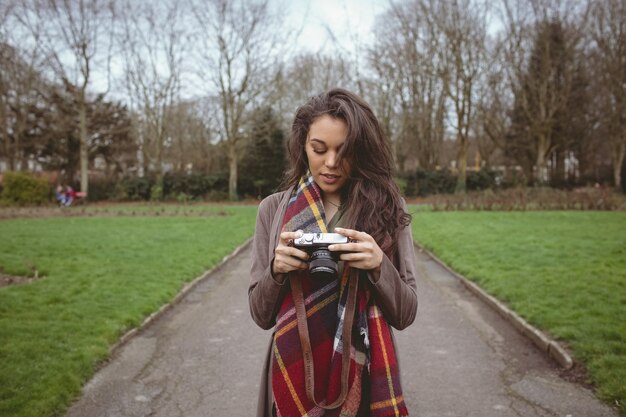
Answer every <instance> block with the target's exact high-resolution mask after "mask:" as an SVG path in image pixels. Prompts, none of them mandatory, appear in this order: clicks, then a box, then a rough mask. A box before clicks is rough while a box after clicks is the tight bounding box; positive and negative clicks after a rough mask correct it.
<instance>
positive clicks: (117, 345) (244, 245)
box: [105, 237, 252, 363]
mask: <svg viewBox="0 0 626 417" xmlns="http://www.w3.org/2000/svg"><path fill="white" fill-rule="evenodd" d="M251 243H252V237H250V238H248V240H246V241H245V242H244V243H242V244H241V245H239V246H237V247H236V248H235V250H234V251H232V252H231V253H230V254H228V255H226V256H224V257H223V258H222V260H221V261H220V262H219V263H218V264H217V265H215V266H214V267H213V268H211V269H209V270H207V271H205V272H203V273H202V275H200V276H198V277H196V278H194V279H193V280H192V281H189V282H188V283H186V284H185V285H184V286H183V288H182V289H181V290H180V291H179V292H178V294H176V296H175V297H174V298H173V299H172V300H171V301H170V302H168V303H166V304H163V305H162V306H161V307H160V308H159V309H158V310H157V311H155V312H154V313H152V314H150V315H149V316H148V317H146V318H145V319H144V321H143V322H142V323H141V324H140V325H139V326H137V327H133V328H132V329H130V330H128V331H127V332H126V333H124V334H123V335H122V337H120V338H119V340H118V341H117V342H116V343H115V344H114V345H112V346H111V347H110V348H109V358H108V359H110V358H111V357H112V356H113V355H114V353H115V352H117V350H119V349H120V348H121V347H122V346H124V345H125V344H126V343H127V342H128V341H129V340H130V339H132V338H133V337H134V336H135V335H137V334H139V333H140V332H141V331H142V330H144V329H145V328H146V327H148V326H149V325H150V324H151V323H153V322H154V321H155V320H157V319H158V318H159V317H161V316H162V315H163V314H164V313H165V312H166V311H168V310H170V309H171V308H172V307H174V306H175V305H176V304H178V303H179V302H180V300H182V299H183V298H184V297H185V296H186V295H187V294H188V293H189V292H190V291H191V290H193V289H194V288H195V287H196V285H198V284H199V283H200V282H202V281H204V280H205V279H208V278H209V277H211V276H212V275H213V274H215V273H216V272H218V271H219V270H220V269H222V268H223V267H224V265H226V263H228V261H230V260H231V259H233V258H234V257H236V256H237V255H239V253H241V252H242V251H243V250H245V249H246V248H247V247H248V246H250V244H251ZM105 363H106V360H105Z"/></svg>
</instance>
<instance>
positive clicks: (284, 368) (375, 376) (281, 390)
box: [272, 175, 408, 417]
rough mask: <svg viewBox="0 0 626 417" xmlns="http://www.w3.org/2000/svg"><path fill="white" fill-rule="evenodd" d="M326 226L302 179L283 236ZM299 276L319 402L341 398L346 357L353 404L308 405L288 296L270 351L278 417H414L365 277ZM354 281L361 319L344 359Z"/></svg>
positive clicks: (310, 185) (309, 181)
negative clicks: (345, 328)
mask: <svg viewBox="0 0 626 417" xmlns="http://www.w3.org/2000/svg"><path fill="white" fill-rule="evenodd" d="M324 220H325V214H324V207H323V204H322V198H321V192H320V189H319V188H318V186H317V184H315V182H314V181H313V178H312V176H310V175H309V176H308V177H303V178H302V179H301V180H300V183H299V185H298V187H296V188H295V189H294V192H293V194H292V196H291V198H290V200H289V203H288V206H287V211H286V213H285V218H284V221H283V228H282V230H285V231H295V230H299V229H302V230H304V231H305V232H326V231H327V230H326V224H325V221H324ZM293 273H295V274H297V275H298V277H297V278H296V279H300V282H301V287H302V292H303V298H304V304H305V308H306V317H307V324H308V330H309V336H310V341H311V349H312V352H313V359H314V375H315V384H314V393H315V400H316V401H317V402H318V403H319V404H320V405H328V404H332V403H333V402H334V401H336V399H337V398H338V397H339V395H340V391H341V381H340V380H341V366H342V355H345V354H347V355H350V372H349V377H348V391H347V397H346V400H345V402H344V403H343V404H342V405H341V406H339V407H338V408H336V409H333V410H325V409H324V408H321V407H318V406H316V405H315V403H314V402H312V401H310V400H309V398H308V397H307V393H306V388H305V372H304V359H303V354H302V346H301V343H300V339H299V335H298V323H297V319H296V312H295V310H296V309H295V305H294V301H293V293H288V294H287V295H286V296H285V298H284V299H283V302H282V304H281V307H280V310H279V312H278V316H277V322H276V329H275V333H274V341H273V346H272V349H273V355H272V356H273V359H272V389H273V393H274V402H275V405H276V411H277V413H278V416H279V417H294V416H309V417H319V416H341V417H358V416H371V417H387V416H408V411H407V408H406V405H405V403H404V399H403V396H402V390H401V387H400V378H399V369H398V363H397V360H396V354H395V348H394V345H393V341H392V339H391V333H390V329H389V327H388V324H387V321H386V320H385V318H384V317H383V315H382V313H381V310H380V309H379V307H378V306H377V305H376V303H375V300H374V297H372V296H371V294H370V290H369V281H368V279H367V277H366V274H365V273H364V272H363V273H361V271H357V270H352V271H351V268H349V267H346V268H344V271H343V274H342V276H341V277H340V279H337V278H328V279H318V278H315V279H313V278H311V277H310V276H309V273H308V271H297V272H293ZM293 273H292V274H293ZM351 279H358V292H357V297H356V300H357V301H356V309H355V310H356V311H355V318H354V324H353V327H352V343H351V347H350V351H349V352H343V345H342V341H343V334H342V333H343V332H342V329H343V322H344V320H345V317H344V316H345V308H346V299H347V293H348V290H347V288H348V283H349V281H350V280H351ZM292 291H293V289H292Z"/></svg>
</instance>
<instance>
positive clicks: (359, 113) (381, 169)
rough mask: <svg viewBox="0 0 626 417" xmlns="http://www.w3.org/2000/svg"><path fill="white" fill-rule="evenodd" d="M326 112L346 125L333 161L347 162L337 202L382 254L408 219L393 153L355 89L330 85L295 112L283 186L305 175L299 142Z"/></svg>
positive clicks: (389, 250)
mask: <svg viewBox="0 0 626 417" xmlns="http://www.w3.org/2000/svg"><path fill="white" fill-rule="evenodd" d="M324 115H328V116H331V117H334V118H336V119H340V120H343V121H344V122H345V123H346V125H347V126H348V136H347V138H346V142H345V143H344V145H343V146H342V147H341V150H340V151H339V154H338V158H339V163H342V161H347V162H349V164H350V165H351V167H352V172H351V174H350V178H349V180H348V182H347V183H346V185H345V186H344V187H343V189H342V204H343V205H344V206H345V207H347V208H348V210H347V211H346V216H347V220H348V224H349V225H350V227H351V228H355V229H357V230H362V231H365V232H367V233H369V234H370V235H371V236H372V237H373V238H374V239H375V240H376V242H377V243H378V245H379V246H380V247H381V249H382V250H383V251H385V252H386V253H394V252H395V249H396V240H397V237H398V233H399V232H400V230H401V229H402V228H404V227H406V226H408V225H409V224H410V222H411V215H410V214H408V213H407V212H405V211H404V208H403V207H404V204H403V202H402V198H401V197H400V190H399V189H398V186H397V185H396V183H395V182H394V180H393V158H392V154H391V147H390V144H389V141H388V140H387V138H386V137H385V134H384V133H383V130H382V129H381V127H380V124H379V123H378V119H376V116H375V115H374V112H373V111H372V109H371V108H370V106H369V105H368V104H367V103H366V102H365V101H364V100H362V99H361V98H360V97H358V96H356V95H355V94H353V93H351V92H349V91H347V90H344V89H341V88H335V89H332V90H329V91H326V92H324V93H322V94H320V95H317V96H315V97H312V98H311V99H310V100H309V101H308V102H307V103H305V104H304V105H303V106H302V107H300V108H299V109H298V110H297V111H296V115H295V118H294V121H293V125H292V127H291V134H290V137H289V141H288V151H289V158H290V163H291V166H290V169H289V171H287V173H286V177H285V181H284V182H283V184H284V186H285V187H289V186H293V185H296V184H297V183H298V181H299V179H300V178H301V177H302V176H304V175H306V172H307V170H308V169H309V167H308V159H307V156H306V151H305V144H306V140H307V137H308V134H309V128H310V126H311V124H312V123H313V122H314V121H315V120H316V119H318V118H319V117H321V116H324Z"/></svg>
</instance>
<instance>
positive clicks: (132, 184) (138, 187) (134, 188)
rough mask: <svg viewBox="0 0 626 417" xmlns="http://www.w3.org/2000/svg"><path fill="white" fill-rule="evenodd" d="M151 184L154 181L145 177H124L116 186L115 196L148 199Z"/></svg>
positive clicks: (121, 198) (122, 198)
mask: <svg viewBox="0 0 626 417" xmlns="http://www.w3.org/2000/svg"><path fill="white" fill-rule="evenodd" d="M153 184H154V181H153V180H152V179H150V178H147V177H125V178H124V179H122V181H121V182H120V183H119V184H118V186H117V187H116V198H118V199H120V200H145V201H148V200H149V199H150V189H151V188H152V185H153Z"/></svg>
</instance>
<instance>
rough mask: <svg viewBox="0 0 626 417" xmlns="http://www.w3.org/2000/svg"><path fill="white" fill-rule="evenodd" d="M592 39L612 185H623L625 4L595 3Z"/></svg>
mask: <svg viewBox="0 0 626 417" xmlns="http://www.w3.org/2000/svg"><path fill="white" fill-rule="evenodd" d="M592 7H593V19H592V37H593V41H594V44H595V45H594V46H595V48H597V51H596V53H594V58H595V59H594V61H595V64H596V65H597V66H598V67H599V68H598V69H599V71H597V77H598V78H597V80H598V84H599V89H600V91H602V92H603V93H604V94H603V100H602V103H601V104H602V110H603V112H602V113H603V116H604V117H603V122H604V124H605V125H606V127H607V129H606V132H607V134H608V135H607V136H608V140H609V142H610V146H611V159H612V165H613V182H614V184H615V187H617V188H619V187H620V186H621V176H620V173H621V170H622V165H623V163H624V156H625V154H626V3H624V1H621V0H601V1H596V2H594V4H593V6H592Z"/></svg>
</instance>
